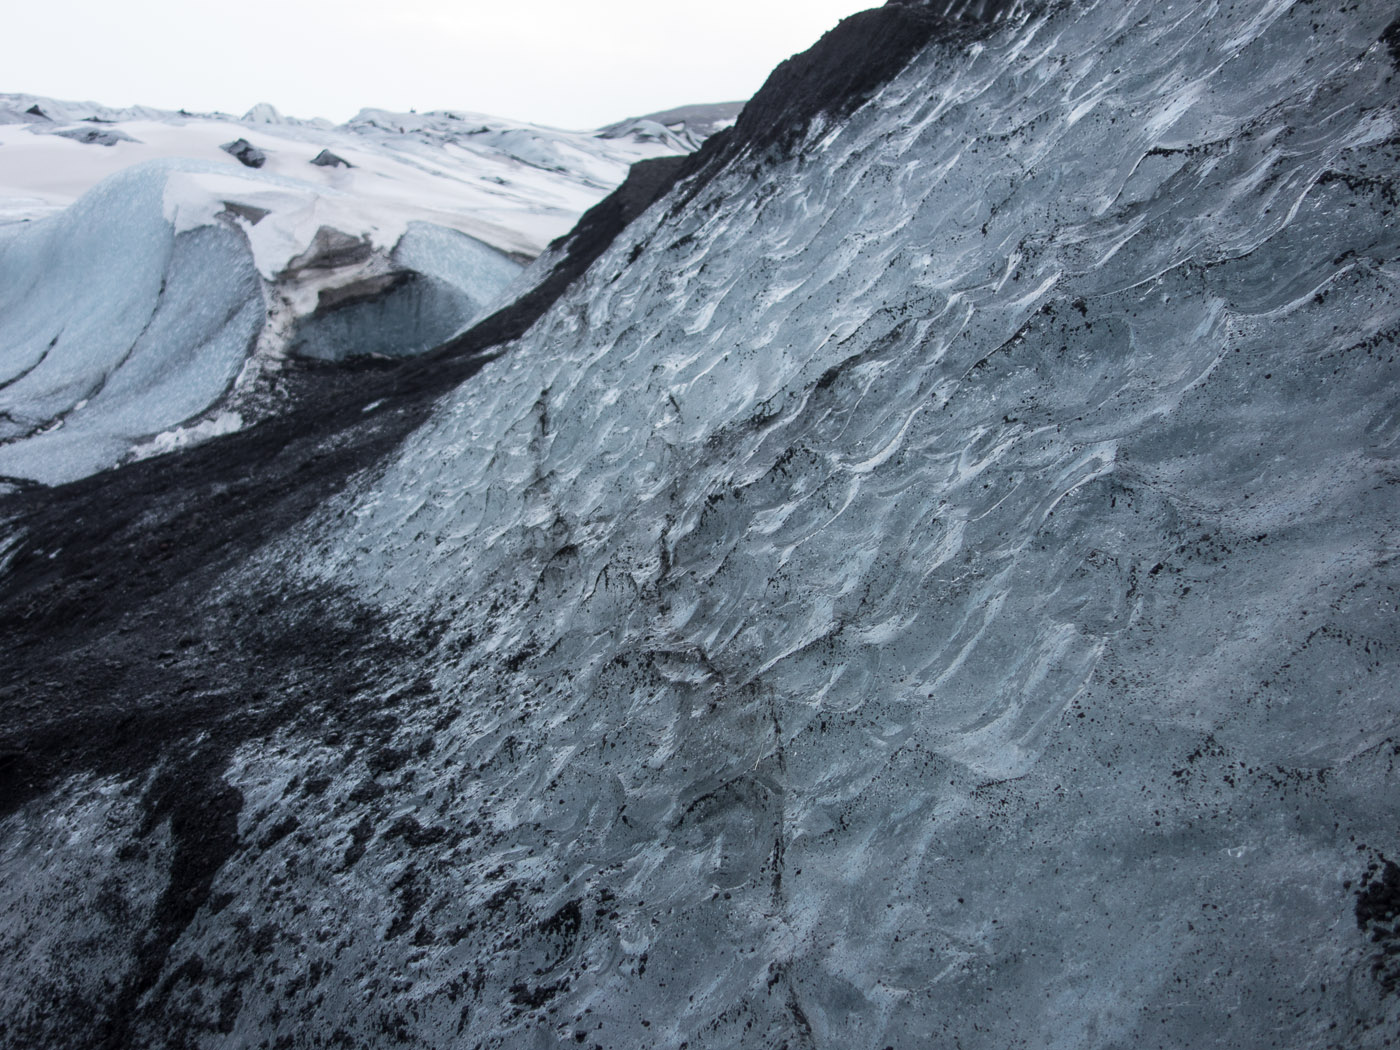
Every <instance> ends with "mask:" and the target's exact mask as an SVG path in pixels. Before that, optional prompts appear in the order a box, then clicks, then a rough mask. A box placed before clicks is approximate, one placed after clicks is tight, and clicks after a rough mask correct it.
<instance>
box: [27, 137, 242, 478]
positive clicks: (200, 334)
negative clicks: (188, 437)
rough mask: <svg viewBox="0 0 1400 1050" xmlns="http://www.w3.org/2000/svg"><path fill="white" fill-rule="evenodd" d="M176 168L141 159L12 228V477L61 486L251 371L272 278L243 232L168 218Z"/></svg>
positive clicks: (201, 406)
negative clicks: (264, 279)
mask: <svg viewBox="0 0 1400 1050" xmlns="http://www.w3.org/2000/svg"><path fill="white" fill-rule="evenodd" d="M175 170H178V166H172V165H170V164H169V163H164V164H152V165H143V166H140V167H137V168H134V169H131V170H129V171H127V172H123V173H121V174H119V175H115V176H112V177H111V178H109V179H107V180H105V181H104V182H102V183H101V184H99V185H98V186H97V187H96V188H95V189H93V190H92V191H90V192H89V193H87V194H86V195H85V196H84V197H83V198H82V199H81V200H80V201H79V202H78V203H77V204H75V205H73V206H72V207H71V208H69V209H67V210H66V211H64V212H63V213H61V214H60V215H58V216H55V217H53V218H49V219H45V220H42V221H40V222H37V223H34V224H31V225H26V226H14V227H7V228H4V229H0V369H2V370H3V371H0V440H3V441H4V442H5V444H3V445H0V475H11V476H17V477H25V478H32V479H35V480H38V481H42V482H44V483H46V484H56V483H59V482H63V481H70V480H72V479H74V478H78V477H82V476H84V475H87V474H91V473H93V472H94V471H97V470H100V469H103V468H104V467H108V466H111V465H112V464H114V463H116V462H117V461H119V460H120V459H121V457H122V456H123V455H125V453H126V452H127V451H128V449H129V448H130V447H131V445H132V444H133V443H134V442H135V440H136V439H138V438H139V437H141V436H144V435H147V434H153V433H155V432H157V431H160V430H163V429H165V428H166V427H171V426H174V425H176V424H178V423H181V422H183V421H185V420H186V419H189V418H190V417H191V416H194V415H197V414H198V413H200V412H202V411H204V410H205V409H206V408H208V407H209V406H210V405H211V404H212V403H213V402H214V401H216V400H217V399H218V398H219V397H220V396H221V395H222V394H224V393H225V392H226V391H227V390H228V388H229V387H230V386H232V384H233V381H234V379H235V378H236V377H237V376H238V373H239V371H240V370H241V368H242V367H243V363H244V360H245V359H246V357H247V355H248V353H249V352H250V351H251V349H252V344H253V341H254V339H255V338H256V336H257V334H258V332H259V331H260V330H261V328H262V323H263V316H264V301H263V291H262V284H261V281H260V280H259V278H258V273H257V269H256V267H255V266H254V265H253V258H252V255H251V253H250V252H249V250H248V245H247V241H246V240H245V239H244V237H243V235H242V234H241V233H240V232H239V231H238V230H236V229H233V228H229V227H226V226H220V225H201V226H198V227H195V228H192V229H186V230H181V231H179V232H177V230H176V228H175V227H174V226H172V224H171V223H170V222H169V221H168V220H167V219H166V216H165V192H166V185H167V180H168V178H169V176H170V174H171V173H172V172H173V171H175Z"/></svg>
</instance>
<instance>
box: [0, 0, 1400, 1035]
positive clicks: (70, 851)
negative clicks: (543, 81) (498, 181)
mask: <svg viewBox="0 0 1400 1050" xmlns="http://www.w3.org/2000/svg"><path fill="white" fill-rule="evenodd" d="M939 6H941V5H939ZM973 6H977V5H973ZM993 7H996V10H992V8H993ZM949 13H950V12H949V11H942V12H940V11H938V10H936V8H935V7H928V8H918V7H913V6H910V5H893V6H890V7H887V8H882V9H880V10H879V11H877V12H874V13H867V14H866V15H862V16H857V18H856V19H854V20H851V21H848V22H847V23H844V24H843V26H842V27H841V28H840V29H839V30H837V31H836V32H834V33H833V34H831V35H830V36H828V37H827V38H826V39H825V40H824V41H823V42H822V43H821V44H820V45H818V47H816V48H814V49H813V51H812V52H809V53H808V54H807V55H805V56H801V57H799V58H798V59H795V60H793V62H791V63H788V64H785V66H784V67H782V68H780V70H779V71H777V72H776V73H775V75H774V78H773V80H772V81H770V84H769V87H768V88H767V89H765V91H764V92H763V93H761V94H760V95H759V96H758V97H757V98H756V99H755V101H754V103H753V104H751V105H750V106H749V107H748V108H747V109H746V110H745V113H744V114H743V115H742V116H741V117H740V119H739V121H738V123H737V124H736V125H735V126H734V127H733V128H732V129H730V130H729V131H728V132H726V133H725V134H724V135H723V136H716V137H714V138H712V139H711V140H710V141H709V143H708V144H707V145H706V146H705V147H704V148H703V149H702V150H701V151H700V152H699V153H697V154H696V155H695V156H694V158H692V159H691V160H687V161H682V162H678V163H675V164H663V166H662V168H660V169H653V172H652V175H653V176H654V178H653V177H650V176H649V177H648V179H647V180H646V181H645V184H642V183H639V184H637V185H635V186H634V187H633V191H632V196H631V198H630V200H631V202H632V204H631V206H630V207H627V206H624V204H623V203H622V201H621V200H620V198H621V197H622V194H621V193H619V195H618V198H615V199H613V200H612V201H611V203H610V204H607V206H600V208H599V209H595V211H594V212H593V213H592V215H591V219H592V222H593V223H594V226H593V227H592V228H593V229H594V231H595V233H593V234H589V233H588V230H587V229H586V228H585V227H587V226H588V224H587V223H585V224H584V225H583V226H581V228H580V230H581V232H579V233H577V234H576V237H575V238H574V239H573V240H572V241H566V242H562V243H561V244H560V245H559V246H558V247H557V248H556V249H555V251H554V252H553V253H550V254H549V255H548V256H546V257H545V258H544V259H543V260H542V261H541V262H540V263H538V264H537V267H538V270H537V273H536V278H537V279H539V280H540V281H541V284H540V286H543V282H545V281H549V280H550V279H551V277H555V278H557V280H555V285H556V286H559V287H556V289H555V290H556V291H557V292H559V295H558V298H557V299H553V300H552V301H545V300H544V299H539V300H535V301H525V300H521V301H520V302H517V303H516V304H515V305H514V306H512V307H508V308H506V309H505V310H503V311H501V312H499V313H497V314H496V315H494V316H493V317H492V318H490V319H488V320H487V321H486V322H483V324H482V325H481V326H478V328H477V329H476V330H475V331H476V334H473V333H467V335H466V336H464V337H463V338H461V339H459V340H456V341H454V343H453V344H451V345H450V346H449V348H447V349H446V350H444V351H442V352H440V353H439V354H438V355H436V356H432V357H430V358H429V359H428V360H426V361H418V362H412V363H408V364H404V365H401V366H399V367H398V368H397V369H396V370H394V371H392V372H390V373H388V374H387V375H386V376H384V377H383V378H382V380H381V381H379V382H378V384H377V385H374V386H373V388H372V389H366V390H364V391H363V392H362V393H360V394H358V395H357V396H358V397H359V398H360V400H359V401H358V402H351V403H342V402H341V401H340V400H339V399H333V400H325V401H311V402H308V404H307V407H306V408H305V409H304V410H303V415H302V416H301V417H300V418H299V419H297V420H295V421H289V420H285V419H283V420H273V421H271V422H270V423H269V424H266V425H264V426H261V427H257V428H253V429H252V430H250V431H248V432H246V433H242V434H237V435H232V436H230V437H228V438H225V439H222V440H219V441H214V442H211V443H209V444H207V445H205V446H203V447H201V448H199V449H195V450H192V451H190V452H188V453H184V454H181V455H178V456H171V457H165V458H162V459H159V460H152V461H149V462H146V463H142V464H137V465H135V466H133V467H130V468H126V469H123V470H122V471H118V472H115V473H112V474H110V475H106V476H103V477H98V478H92V479H89V480H87V481H84V482H82V483H80V484H78V485H74V486H70V487H68V488H66V489H64V490H61V491H57V492H31V493H21V494H18V495H15V496H11V497H9V498H8V499H7V500H6V501H5V502H3V503H0V515H3V516H4V517H5V518H6V519H7V520H8V522H9V524H8V525H7V527H6V530H7V531H6V533H5V535H6V536H7V537H8V538H6V539H4V540H0V567H3V571H4V573H5V575H4V576H3V577H0V651H3V652H6V653H7V654H10V655H9V658H10V659H11V660H12V661H13V662H14V663H15V670H14V673H13V674H11V675H9V676H8V678H7V681H8V683H9V684H7V685H3V686H0V690H3V691H2V692H0V705H3V706H0V710H2V711H3V712H4V722H3V723H0V786H2V787H3V788H4V792H5V794H4V795H3V796H0V797H5V798H7V799H8V802H7V804H6V807H5V808H6V811H7V815H6V816H5V818H4V822H3V824H0V916H3V918H2V919H0V957H3V958H4V959H5V960H6V962H7V964H8V965H7V966H6V968H5V971H4V972H5V973H6V974H7V975H14V976H7V977H5V978H4V979H0V1043H4V1044H5V1045H8V1046H15V1047H20V1046H37V1045H53V1044H55V1043H68V1044H83V1045H94V1046H121V1045H151V1046H177V1045H200V1046H211V1047H212V1046H235V1045H237V1046H246V1045H263V1044H266V1045H268V1046H276V1045H291V1046H295V1045H306V1046H323V1045H324V1046H334V1045H367V1046H385V1047H387V1046H398V1045H407V1046H423V1047H441V1046H446V1045H460V1046H494V1047H512V1048H514V1047H554V1046H585V1047H609V1048H612V1047H617V1048H623V1047H637V1046H668V1047H680V1046H689V1047H691V1048H697V1050H698V1048H701V1047H714V1048H719V1047H745V1048H748V1047H774V1048H776V1047H790V1048H797V1047H819V1048H828V1047H829V1048H841V1050H846V1048H861V1050H864V1048H871V1050H879V1048H883V1047H897V1048H901V1050H903V1048H915V1047H934V1046H950V1047H954V1046H960V1047H965V1048H974V1047H975V1048H987V1050H992V1048H997V1050H1000V1048H1003V1047H1007V1046H1028V1047H1037V1048H1039V1047H1063V1048H1066V1050H1069V1048H1074V1050H1080V1048H1105V1050H1106V1048H1110V1047H1123V1046H1135V1047H1136V1046H1163V1047H1188V1046H1189V1047H1192V1048H1203V1047H1221V1048H1223V1047H1261V1046H1270V1045H1276V1046H1280V1047H1290V1048H1332V1047H1335V1048H1341V1047H1381V1046H1385V1045H1388V1044H1389V1042H1390V1041H1391V1040H1392V1039H1393V1033H1394V1032H1395V1031H1396V1030H1397V1027H1400V997H1397V990H1400V970H1397V966H1396V963H1395V958H1396V955H1397V950H1398V949H1400V939H1397V938H1400V934H1397V929H1396V926H1397V916H1400V889H1397V887H1400V869H1397V868H1396V867H1395V865H1394V858H1396V857H1397V856H1400V820H1397V817H1400V812H1397V810H1398V809H1400V806H1398V805H1397V803H1400V790H1397V788H1400V785H1398V784H1397V768H1396V763H1397V761H1398V760H1400V724H1397V723H1400V703H1397V696H1396V690H1395V682H1396V681H1397V679H1398V678H1400V666H1397V665H1398V664H1400V632H1397V628H1396V622H1397V620H1396V600H1397V597H1396V588H1397V584H1400V579H1397V561H1396V554H1397V551H1400V528H1398V526H1400V521H1398V520H1397V518H1398V517H1400V503H1398V502H1397V497H1396V492H1397V488H1396V486H1397V484H1400V474H1397V470H1396V456H1397V451H1400V414H1397V404H1400V396H1397V395H1400V365H1397V362H1396V349H1397V348H1396V343H1397V338H1400V289H1397V281H1398V280H1400V227H1398V226H1397V223H1396V222H1395V209H1396V206H1397V197H1396V194H1397V174H1400V172H1398V171H1397V169H1400V93H1398V92H1397V91H1396V87H1395V84H1396V81H1395V77H1396V74H1397V61H1400V55H1397V53H1396V52H1397V49H1398V46H1397V41H1400V25H1397V23H1396V22H1395V21H1394V18H1395V13H1394V10H1393V8H1392V6H1391V5H1389V4H1385V3H1381V2H1379V0H1371V2H1367V0H1363V2H1360V3H1356V4H1349V5H1346V6H1345V7H1342V6H1339V5H1322V4H1309V3H1302V2H1297V3H1291V2H1288V0H1243V2H1237V3H1234V4H1230V5H1218V4H1207V3H1199V4H1198V3H1162V2H1148V0H1112V2H1108V0H1103V2H1094V0H1084V2H1081V3H1074V4H1066V3H1057V4H1051V5H1048V6H1044V7H1035V8H1032V7H1031V6H1030V5H1022V4H1013V5H1009V6H1006V7H1005V8H1003V7H1002V6H1000V5H985V7H981V6H979V7H978V10H977V11H975V12H974V11H971V10H970V9H969V11H968V12H963V13H970V14H975V15H978V16H979V17H977V18H974V19H957V18H954V19H949V18H947V17H945V16H946V15H948V14H949ZM951 13H952V14H957V13H959V12H956V11H955V12H951ZM997 14H1001V15H1002V16H1003V17H1000V18H997V17H995V15H997ZM989 16H990V17H989ZM907 34H913V37H912V38H911V37H910V36H908V35H907ZM910 39H914V40H915V41H916V44H915V45H914V46H908V41H909V40H910ZM901 40H903V41H905V43H904V44H900V43H899V41H901ZM872 41H883V42H886V43H888V44H889V45H890V46H889V47H883V48H881V49H880V50H879V51H878V52H877V51H872V50H871V49H870V48H869V47H868V46H867V45H868V44H869V43H870V42H872ZM891 48H895V49H896V50H891ZM899 48H903V49H904V51H905V52H906V54H905V58H906V59H907V61H905V60H899V61H895V60H893V59H892V57H891V56H892V55H896V54H898V49H899ZM857 59H860V60H868V61H870V62H871V63H873V67H874V68H873V69H866V70H865V71H864V72H862V71H861V70H859V69H853V68H852V64H853V63H855V62H856V61H857ZM833 77H837V78H838V80H837V81H835V82H833V79H832V78H833ZM657 193H661V194H662V196H661V197H660V199H659V200H656V201H655V203H653V204H652V205H651V206H650V207H649V208H646V210H645V211H643V212H642V213H641V214H640V215H639V216H636V217H635V218H634V219H633V221H632V222H631V224H630V225H627V226H626V228H625V229H623V230H621V232H620V233H619V232H618V227H619V226H621V225H622V223H623V222H624V221H626V219H627V218H629V217H631V215H632V212H633V211H635V209H636V207H638V206H641V207H645V202H647V201H650V200H651V199H652V198H653V197H654V196H655V194H657ZM610 238H611V239H610ZM571 246H572V247H571ZM571 259H572V260H573V262H572V263H571V262H570V260H571ZM580 268H582V272H581V273H580V274H578V275H576V276H575V275H574V270H576V269H580ZM502 334H505V335H509V336H510V337H511V341H510V342H508V343H506V344H500V345H498V343H499V338H500V336H501V335H502ZM293 424H295V425H293ZM279 427H280V428H281V429H279Z"/></svg>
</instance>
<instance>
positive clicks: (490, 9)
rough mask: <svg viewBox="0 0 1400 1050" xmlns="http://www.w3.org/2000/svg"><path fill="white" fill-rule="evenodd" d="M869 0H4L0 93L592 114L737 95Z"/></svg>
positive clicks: (330, 111)
mask: <svg viewBox="0 0 1400 1050" xmlns="http://www.w3.org/2000/svg"><path fill="white" fill-rule="evenodd" d="M881 3H883V0H706V2H705V3H701V4H697V3H674V2H671V0H456V2H452V0H234V2H230V3H224V4H218V5H214V4H209V3H207V0H205V2H202V0H16V2H15V3H13V4H7V5H6V6H7V7H8V8H9V10H8V11H7V12H6V13H5V14H4V15H3V16H0V33H3V36H2V37H0V40H3V42H2V43H0V91H11V92H28V93H30V94H35V95H46V96H49V97H52V98H60V99H74V100H82V101H94V102H101V103H105V104H107V105H114V106H124V105H131V104H137V103H139V104H144V105H150V106H158V107H161V108H165V109H179V108H180V107H182V106H183V107H184V108H186V109H190V110H222V111H224V112H229V113H235V114H241V113H243V112H244V111H245V110H247V109H248V108H250V107H251V106H252V105H253V104H254V103H256V102H264V101H265V102H271V103H272V104H273V105H275V106H276V107H277V108H278V109H280V110H281V111H282V112H283V113H286V114H289V115H291V116H298V117H316V116H320V117H328V118H330V119H332V120H335V121H343V120H346V119H348V118H349V117H351V116H352V115H353V114H354V113H356V112H357V111H358V110H359V109H360V108H361V107H363V106H376V107H379V108H382V109H391V110H407V109H410V108H417V109H419V110H428V109H467V110H476V111H478V112H482V113H489V114H493V115H495V116H502V117H514V118H517V119H522V120H531V121H535V122H537V123H541V124H553V125H556V126H560V127H571V128H591V127H597V126H601V125H603V124H607V123H611V122H612V121H615V120H620V119H622V118H623V117H628V116H637V115H640V114H643V113H650V112H655V111H657V110H662V109H668V108H670V107H672V106H678V105H684V104H688V103H693V102H726V101H731V100H736V99H744V98H748V97H749V96H750V95H752V94H753V93H754V92H755V91H757V90H758V88H759V87H760V86H761V85H762V83H763V80H764V78H765V77H766V76H767V75H768V73H769V71H770V70H771V69H772V68H773V67H774V66H775V65H777V64H778V63H779V62H780V61H782V60H783V59H784V58H787V57H788V56H789V55H791V54H793V53H795V52H798V51H802V50H805V49H806V48H807V47H808V46H810V45H811V44H812V43H814V42H815V41H816V39H817V38H818V37H820V36H821V34H822V33H823V32H825V31H826V30H828V29H830V28H831V27H832V26H834V25H835V24H836V23H837V22H838V21H839V20H840V19H841V18H844V17H845V16H846V15H849V14H852V13H854V12H856V11H860V10H863V9H865V8H867V7H878V6H880V4H881Z"/></svg>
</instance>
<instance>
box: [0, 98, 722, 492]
mask: <svg viewBox="0 0 1400 1050" xmlns="http://www.w3.org/2000/svg"><path fill="white" fill-rule="evenodd" d="M731 108H733V107H729V106H725V105H719V106H696V107H689V108H687V109H686V110H683V111H677V112H676V113H673V114H658V115H656V116H658V117H659V118H660V119H661V120H669V121H671V125H672V126H674V128H675V130H674V131H672V130H671V128H670V127H668V126H665V125H662V124H659V123H658V122H657V121H656V120H653V119H651V118H635V119H632V120H629V121H624V122H622V123H620V124H617V125H613V126H611V127H610V128H607V129H604V130H603V131H600V132H597V133H587V132H568V131H560V130H556V129H550V128H542V127H536V126H533V125H526V124H520V123H518V122H512V121H502V120H498V119H496V118H491V117H483V116H480V115H476V114H465V113H457V112H442V113H430V114H423V115H418V114H393V113H388V112H385V111H380V110H365V111H364V112H362V113H360V114H359V115H358V116H357V117H356V118H355V119H354V120H352V121H351V122H349V123H348V124H347V125H344V126H342V127H339V128H336V127H332V126H331V125H330V124H329V123H328V122H325V121H301V120H296V119H293V118H286V117H283V116H282V115H281V114H279V113H277V111H276V110H275V109H274V108H272V107H270V106H267V105H262V106H257V107H254V109H253V110H252V111H250V112H249V113H248V114H246V115H245V116H244V117H243V118H242V119H241V120H235V119H234V118H232V117H227V116H225V115H221V114H188V113H183V112H182V113H164V112H161V111H156V110H149V109H144V108H136V109H128V110H113V109H110V108H106V107H101V106H97V105H95V104H90V103H65V102H58V101H55V100H52V99H39V98H35V97H34V96H29V95H0V157H3V160H4V162H3V163H0V362H2V363H0V479H3V478H9V479H10V482H9V483H10V485H11V487H13V485H14V484H15V483H17V482H19V483H22V482H39V483H42V484H46V485H55V484H61V483H64V482H70V481H74V480H77V479H79V478H82V477H86V476H89V475H91V474H93V473H95V472H97V471H100V470H104V469H107V468H109V467H112V466H114V465H117V464H119V463H121V462H124V461H128V460H130V459H133V458H140V457H143V456H147V455H150V454H154V453H158V452H162V451H167V450H169V449H171V448H178V447H187V446H188V445H190V444H191V443H194V442H196V441H198V440H201V439H203V438H206V437H208V436H215V435H218V434H222V433H228V432H231V431H234V430H237V429H240V428H242V427H244V426H247V425H252V424H253V423H255V422H257V421H258V420H259V419H262V418H266V417H267V416H268V415H271V414H275V413H276V412H279V411H282V410H284V409H285V408H286V406H287V405H288V403H289V402H292V401H294V400H296V398H297V391H296V390H295V388H296V387H297V385H298V382H297V377H296V376H295V375H294V374H290V375H289V374H288V373H295V372H296V369H297V365H298V358H308V359H313V360H317V361H333V362H343V361H345V360H346V359H348V358H351V357H366V356H373V355H379V356H384V357H391V358H392V357H404V356H411V355H414V354H418V353H423V352H425V351H427V350H430V349H432V348H434V347H437V346H439V345H441V344H442V343H444V342H446V341H447V340H448V339H450V338H451V337H452V336H454V335H456V334H457V333H459V332H460V331H461V330H463V329H464V328H466V327H468V326H469V325H470V324H471V322H472V321H474V320H476V319H477V318H479V317H481V316H483V315H485V314H487V313H489V312H490V311H491V308H493V307H495V306H497V305H500V304H499V302H498V300H499V299H501V297H502V296H504V295H505V294H506V292H507V291H508V290H509V289H511V288H512V287H513V286H514V284H515V283H516V281H517V280H518V279H519V278H520V273H521V270H522V267H523V264H524V263H525V262H527V261H529V260H530V259H533V258H534V257H535V256H537V255H539V254H540V253H541V252H543V251H544V250H545V248H546V247H547V245H548V244H549V243H550V242H551V241H552V240H553V239H556V238H557V237H559V236H562V235H564V234H566V233H568V231H569V229H570V227H571V226H572V224H573V223H574V221H575V220H576V219H577V218H578V217H579V216H580V214H581V213H583V212H584V211H585V210H587V209H588V208H589V207H590V206H592V205H594V204H596V203H597V202H598V201H599V200H600V199H601V198H603V197H604V196H606V195H607V194H608V192H609V191H610V190H611V189H612V188H613V187H615V186H616V185H618V184H619V183H621V182H622V181H623V180H624V179H625V177H626V175H627V173H628V171H629V167H630V165H631V163H633V162H634V161H638V160H644V159H648V158H654V157H658V156H667V155H671V154H683V153H687V152H690V151H691V150H693V149H694V148H695V147H696V146H697V145H698V144H699V143H700V142H701V141H703V140H704V138H705V137H707V136H708V135H709V134H711V133H713V131H715V130H717V129H718V128H720V127H721V126H722V125H723V123H724V118H725V116H726V114H728V113H729V111H730V109H731ZM94 146H97V147H99V148H96V149H95V148H93V147H94ZM332 146H333V147H334V148H335V149H336V150H338V151H339V152H338V153H335V154H334V156H335V158H336V159H337V161H339V163H338V164H337V163H332V164H329V165H327V164H325V163H323V161H322V158H323V156H325V155H327V154H329V152H330V147H332ZM250 151H251V152H250ZM318 151H319V152H318ZM342 154H343V155H344V156H342ZM251 161H256V163H250V162H251ZM328 245H334V246H338V247H335V248H328V247H327V246H328ZM255 286H256V287H255ZM203 315H207V316H203ZM255 322H256V323H255ZM65 333H66V334H65ZM41 358H42V361H43V364H42V367H39V366H38V364H37V362H38V361H39V360H40V359H41ZM31 369H37V370H36V371H35V372H34V374H32V375H31V374H30V370H31ZM156 375H159V377H160V378H159V381H158V382H157V381H156V380H155V378H154V377H155V376H156ZM123 377H124V378H123Z"/></svg>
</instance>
